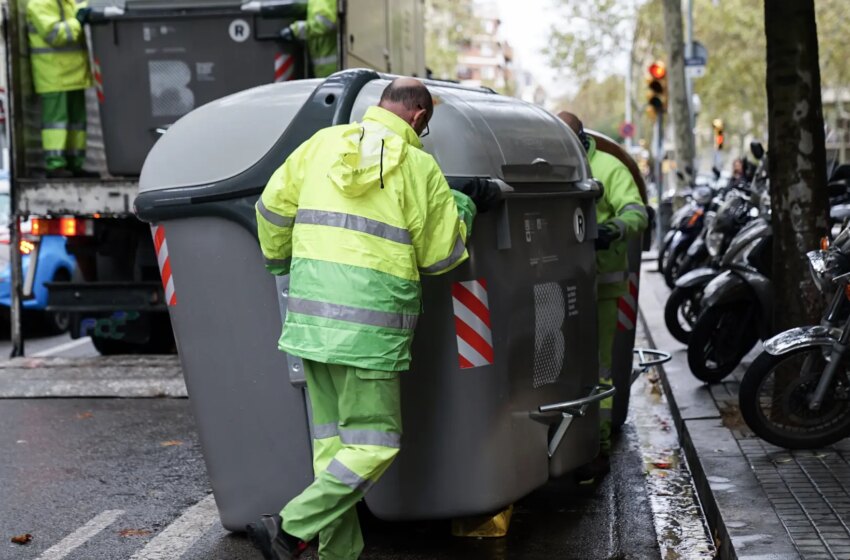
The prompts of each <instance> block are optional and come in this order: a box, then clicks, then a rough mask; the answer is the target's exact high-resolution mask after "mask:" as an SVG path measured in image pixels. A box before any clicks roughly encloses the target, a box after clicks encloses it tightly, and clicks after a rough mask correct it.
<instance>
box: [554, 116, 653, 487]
mask: <svg viewBox="0 0 850 560" xmlns="http://www.w3.org/2000/svg"><path fill="white" fill-rule="evenodd" d="M561 118H563V119H564V120H565V122H566V123H567V124H568V125H569V126H570V128H572V129H573V131H574V132H575V133H576V134H577V135H578V136H579V138H580V139H581V141H582V143H583V144H584V147H585V149H586V150H587V159H588V161H589V162H590V171H591V173H592V174H593V178H594V179H596V180H597V181H599V182H601V183H602V186H603V188H604V194H603V196H602V198H600V199H599V200H598V201H597V202H596V223H597V224H598V227H599V233H598V238H597V240H596V250H597V252H596V274H597V277H596V278H597V280H596V286H597V308H598V326H599V382H600V383H603V384H606V385H613V384H614V383H613V379H612V378H611V366H612V361H613V360H612V354H613V349H614V336H615V335H616V334H617V303H618V301H619V299H620V298H621V297H622V296H624V295H626V292H627V290H628V279H629V259H628V252H629V251H628V245H629V240H630V239H634V238H637V237H638V236H640V234H641V232H643V230H644V229H646V225H647V222H648V220H647V213H646V207H645V206H644V204H643V199H642V198H641V195H640V190H639V189H638V186H637V184H635V181H634V179H633V178H632V174H631V171H629V168H628V167H626V166H625V164H623V163H622V162H621V161H620V160H619V159H617V158H616V157H614V156H612V155H611V154H607V153H604V152H601V151H599V150H597V149H596V141H595V140H594V139H593V138H592V137H590V136H588V135H587V134H586V133H585V132H584V127H583V125H582V123H581V121H580V120H579V119H578V117H576V116H575V115H573V114H572V113H562V114H561ZM612 407H613V398H608V399H605V400H604V401H602V403H601V405H600V416H601V418H600V420H601V425H600V450H599V455H598V456H597V458H596V459H594V461H593V462H592V463H590V464H589V465H586V466H585V467H583V468H582V469H580V471H579V478H582V479H589V478H594V477H595V476H599V475H603V474H605V473H607V472H608V471H609V470H610V463H609V456H610V454H611V429H612V423H611V410H612Z"/></svg>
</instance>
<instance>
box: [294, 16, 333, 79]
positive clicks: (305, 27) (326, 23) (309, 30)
mask: <svg viewBox="0 0 850 560" xmlns="http://www.w3.org/2000/svg"><path fill="white" fill-rule="evenodd" d="M280 37H281V39H283V40H284V41H292V42H295V41H304V42H306V43H307V51H308V52H309V53H310V62H311V63H312V65H313V77H315V78H327V77H328V76H330V75H331V74H333V73H334V72H336V71H337V70H339V54H338V52H337V50H338V49H337V44H338V38H337V2H336V0H308V1H307V18H306V19H304V20H299V21H296V22H293V23H292V25H290V26H288V27H285V28H284V29H283V30H282V31H281V32H280Z"/></svg>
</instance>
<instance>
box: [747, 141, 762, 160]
mask: <svg viewBox="0 0 850 560" xmlns="http://www.w3.org/2000/svg"><path fill="white" fill-rule="evenodd" d="M750 152H752V154H753V157H754V158H756V159H761V158H763V157H764V146H762V144H761V142H757V141H755V140H754V141H752V142H750Z"/></svg>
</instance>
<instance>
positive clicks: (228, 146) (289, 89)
mask: <svg viewBox="0 0 850 560" xmlns="http://www.w3.org/2000/svg"><path fill="white" fill-rule="evenodd" d="M320 83H322V80H293V81H290V82H286V83H281V84H270V85H265V86H260V87H256V88H253V89H249V90H246V91H243V92H240V93H236V94H234V95H230V96H228V97H223V98H222V99H218V100H216V101H213V102H211V103H207V104H206V105H203V106H201V107H199V108H198V109H195V110H194V111H192V112H191V113H189V114H188V115H186V116H185V117H183V118H181V119H180V120H178V121H177V122H176V123H174V124H173V125H172V126H171V128H169V129H168V132H166V133H165V134H164V135H163V136H162V138H160V139H159V141H158V142H157V143H156V144H154V147H153V149H152V150H151V151H150V153H149V154H148V157H147V159H146V160H145V165H144V167H143V168H142V174H141V177H140V179H139V192H140V193H142V192H146V191H152V190H164V189H169V188H176V187H187V186H194V185H209V184H213V183H217V182H219V181H223V180H225V179H229V178H231V177H234V176H236V175H238V174H239V173H242V172H243V171H245V170H246V169H248V168H249V167H251V166H252V165H254V164H255V163H256V162H257V160H259V159H260V158H261V157H262V156H264V155H265V154H266V153H268V151H269V150H270V149H271V148H272V146H274V144H275V142H276V141H277V140H278V139H279V138H280V137H281V135H282V134H283V132H284V131H285V130H286V127H287V126H289V123H290V122H291V121H292V118H293V117H294V116H295V113H297V112H298V111H299V110H300V109H301V107H302V106H303V105H304V103H305V101H307V98H308V97H310V94H311V93H313V90H315V89H316V86H317V85H319V84H320Z"/></svg>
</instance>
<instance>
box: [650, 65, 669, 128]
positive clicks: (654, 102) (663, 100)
mask: <svg viewBox="0 0 850 560" xmlns="http://www.w3.org/2000/svg"><path fill="white" fill-rule="evenodd" d="M646 87H647V92H646V100H647V105H648V106H647V110H648V111H649V113H650V116H651V117H655V118H658V117H659V116H660V115H662V114H663V113H664V112H665V111H666V110H667V67H666V66H665V65H664V63H663V62H661V61H660V60H656V61H655V62H653V63H652V64H650V65H649V77H648V78H647V79H646Z"/></svg>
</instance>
